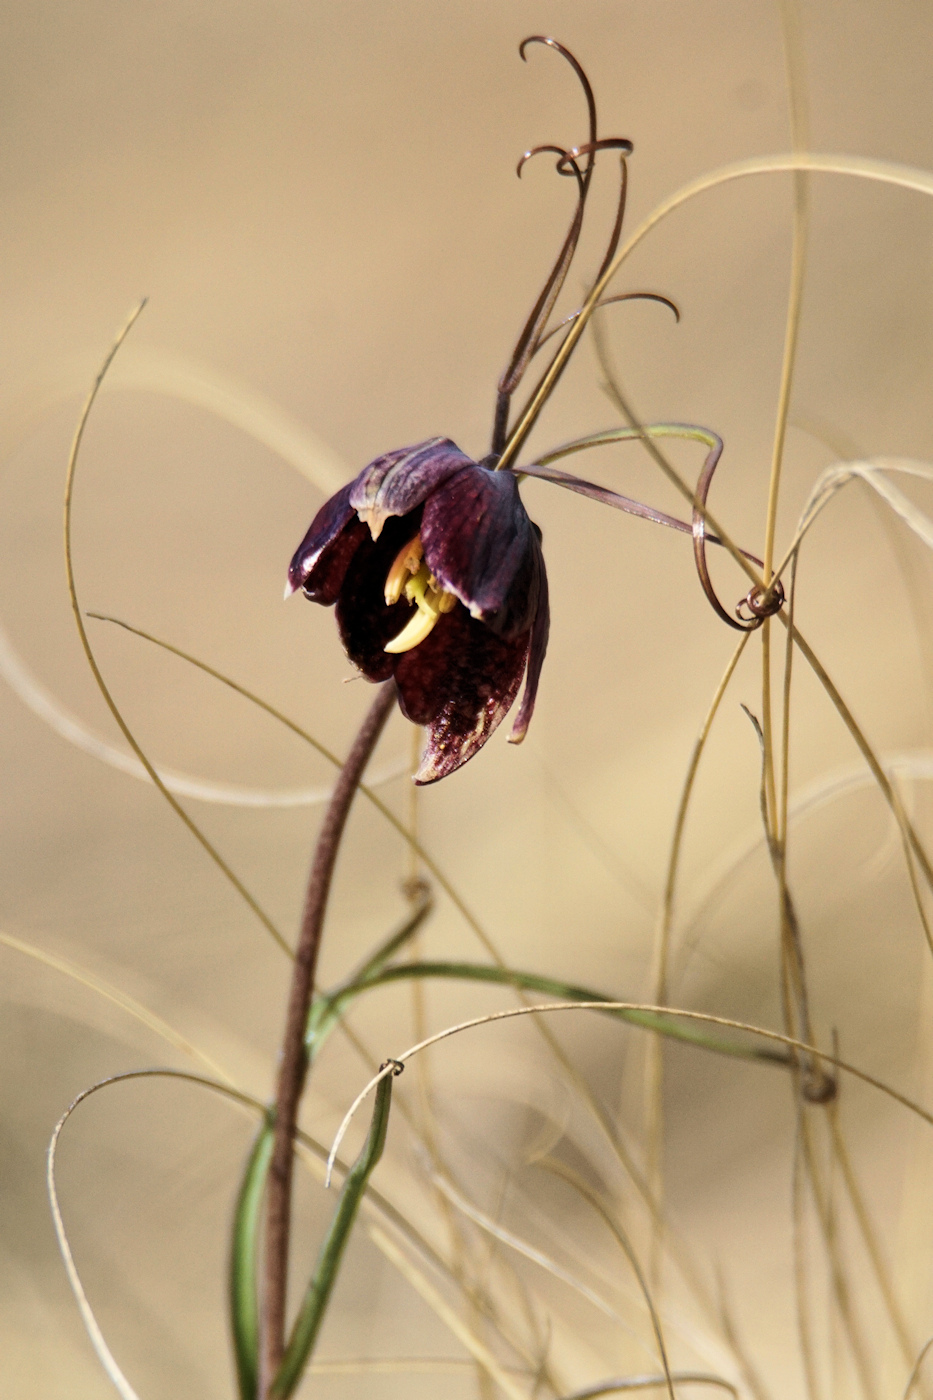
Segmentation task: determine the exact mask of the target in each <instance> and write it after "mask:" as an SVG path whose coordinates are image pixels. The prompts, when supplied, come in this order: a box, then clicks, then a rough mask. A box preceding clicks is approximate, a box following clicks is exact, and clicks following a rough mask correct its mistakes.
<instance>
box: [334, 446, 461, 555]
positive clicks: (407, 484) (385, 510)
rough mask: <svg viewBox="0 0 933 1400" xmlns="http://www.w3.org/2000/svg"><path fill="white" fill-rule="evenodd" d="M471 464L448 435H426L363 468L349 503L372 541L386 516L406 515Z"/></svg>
mask: <svg viewBox="0 0 933 1400" xmlns="http://www.w3.org/2000/svg"><path fill="white" fill-rule="evenodd" d="M472 466H475V463H474V462H473V460H472V458H470V457H467V455H466V453H464V452H461V451H460V448H459V447H457V445H456V443H453V442H451V440H450V438H429V440H428V441H427V442H419V443H417V444H416V445H415V446H414V447H401V448H398V449H397V450H396V451H395V452H387V453H386V454H385V456H383V457H377V458H376V460H375V461H374V462H370V464H369V466H368V467H364V468H363V470H362V471H361V472H360V474H359V476H358V477H357V478H356V480H355V481H354V482H353V484H352V487H351V490H350V504H351V505H352V507H353V509H354V510H355V511H356V512H357V514H358V515H359V517H360V519H361V520H365V521H366V523H367V525H368V526H369V528H370V531H371V533H372V537H373V539H374V540H375V539H378V538H379V535H380V533H381V531H382V527H383V525H384V524H385V521H386V520H387V519H389V518H390V517H391V516H393V515H407V514H408V513H409V511H412V510H415V509H416V508H417V507H418V506H420V505H423V504H424V502H425V501H426V500H427V498H428V496H429V495H430V494H431V492H432V491H434V490H436V489H437V487H438V486H439V485H440V484H441V482H443V481H446V479H447V478H448V477H449V476H451V475H452V474H453V473H454V472H459V471H462V470H463V468H464V467H472Z"/></svg>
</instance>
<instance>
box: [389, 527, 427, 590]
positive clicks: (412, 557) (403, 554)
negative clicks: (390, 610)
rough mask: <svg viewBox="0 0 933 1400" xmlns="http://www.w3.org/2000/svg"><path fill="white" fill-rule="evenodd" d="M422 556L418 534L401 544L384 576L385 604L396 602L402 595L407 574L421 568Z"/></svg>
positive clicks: (422, 551) (414, 572)
mask: <svg viewBox="0 0 933 1400" xmlns="http://www.w3.org/2000/svg"><path fill="white" fill-rule="evenodd" d="M423 557H424V550H423V548H422V546H421V539H420V537H419V536H418V535H416V536H415V538H414V539H413V540H409V541H408V543H407V544H405V545H403V546H402V548H401V549H400V550H399V552H398V554H397V555H396V556H395V559H394V560H393V562H392V567H391V569H390V570H389V572H388V575H387V577H386V586H385V598H386V606H387V607H391V606H392V604H393V603H397V602H398V600H399V598H401V596H402V589H403V588H404V587H405V584H406V582H407V581H408V578H409V575H411V574H416V573H417V572H418V570H419V569H420V568H421V560H422V558H423Z"/></svg>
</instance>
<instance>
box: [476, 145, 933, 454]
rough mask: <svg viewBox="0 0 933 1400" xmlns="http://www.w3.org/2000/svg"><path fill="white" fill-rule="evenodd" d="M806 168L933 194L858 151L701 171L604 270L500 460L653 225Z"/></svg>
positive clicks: (919, 176)
mask: <svg viewBox="0 0 933 1400" xmlns="http://www.w3.org/2000/svg"><path fill="white" fill-rule="evenodd" d="M802 170H811V171H815V172H819V173H821V174H827V175H847V176H851V177H853V178H855V179H861V180H872V181H877V182H880V183H882V184H887V185H894V186H898V187H899V188H901V189H906V190H913V191H915V192H916V193H919V194H925V195H933V175H931V174H930V173H929V172H928V171H925V170H918V169H916V168H915V167H913V166H908V165H899V164H896V163H895V162H891V161H883V160H869V159H865V158H862V157H857V156H845V155H839V156H830V155H817V154H812V153H803V152H801V153H799V154H795V153H786V154H781V155H775V156H761V157H753V158H752V159H749V160H739V161H734V162H733V163H731V164H729V165H724V166H720V167H719V169H717V170H711V171H709V172H708V173H707V174H704V175H700V176H698V177H697V179H695V180H691V181H690V182H689V183H688V184H686V185H683V186H681V188H680V189H679V190H675V191H674V193H673V194H671V195H669V196H668V197H667V199H665V200H662V202H661V203H660V204H658V205H656V206H655V208H654V209H653V210H652V211H651V213H650V214H649V215H648V216H647V217H646V218H645V219H644V220H643V221H642V223H641V224H640V225H639V226H638V228H637V229H636V230H635V232H634V233H633V234H632V235H631V237H629V238H628V239H627V240H626V242H625V243H624V244H623V245H622V247H621V248H620V249H619V251H618V252H617V253H616V255H615V257H614V258H613V260H612V262H611V263H610V264H609V266H608V267H607V268H606V270H605V272H604V273H603V275H602V276H601V277H600V278H598V279H597V281H596V283H595V284H594V286H593V289H592V291H591V292H590V294H589V296H588V297H587V299H586V302H585V303H584V305H583V307H582V308H581V310H580V315H579V317H578V319H577V320H576V321H575V322H574V324H573V325H572V326H571V327H570V330H569V331H568V332H567V335H566V337H565V339H564V340H563V342H562V343H561V347H560V349H559V351H558V352H557V354H556V355H555V357H554V359H553V361H552V362H551V364H550V366H549V367H548V369H547V371H546V373H545V374H544V376H543V377H542V379H541V382H540V383H539V384H538V387H537V388H536V389H535V391H534V393H533V394H532V396H531V399H530V400H529V402H528V404H527V405H526V406H525V408H524V410H523V411H522V413H521V414H520V416H519V419H518V422H517V423H516V425H515V428H514V429H513V431H512V433H511V435H510V437H509V440H508V442H507V443H506V445H505V448H504V450H503V453H502V458H501V461H500V465H501V466H502V467H507V466H510V465H511V464H512V463H513V462H514V461H515V459H516V457H517V456H518V454H519V452H520V451H521V449H522V447H523V446H524V443H525V440H526V438H527V437H528V434H529V433H530V432H531V430H532V428H533V427H534V425H535V422H536V421H537V419H538V416H539V414H540V412H541V410H542V408H543V407H544V405H545V404H546V403H547V400H548V399H549V397H550V395H551V391H552V390H553V388H554V386H555V384H556V383H557V381H558V379H559V378H560V375H561V373H562V372H563V369H564V367H565V365H566V364H567V361H568V360H569V359H570V356H571V355H572V354H573V352H574V350H575V348H576V346H577V343H578V342H579V340H580V337H581V336H582V334H583V332H584V330H585V329H586V326H587V324H588V323H589V320H590V317H591V316H592V314H593V312H594V310H595V308H596V306H597V305H598V303H599V301H600V299H601V298H602V295H603V293H604V292H605V290H606V288H607V287H608V285H609V283H610V282H611V281H612V279H613V277H614V276H615V274H616V272H618V270H619V268H620V267H621V266H622V264H623V262H625V260H626V259H627V258H628V257H629V256H630V254H631V253H632V252H633V251H634V250H635V248H637V246H638V245H639V243H641V242H642V241H643V240H644V239H645V238H646V237H647V235H648V234H649V233H650V232H651V230H652V229H653V228H655V227H656V226H657V225H658V224H660V223H662V222H663V220H664V219H666V218H667V217H668V216H669V215H670V214H672V213H673V212H674V211H675V210H676V209H679V208H680V207H681V206H682V205H684V204H687V203H688V202H689V201H690V200H691V199H695V198H696V197H697V196H698V195H700V194H704V193H705V192H706V191H707V190H712V189H716V188H718V187H719V186H721V185H726V184H729V183H730V182H732V181H733V180H745V179H749V178H751V177H752V176H756V175H776V174H782V173H784V174H787V173H793V172H795V171H802Z"/></svg>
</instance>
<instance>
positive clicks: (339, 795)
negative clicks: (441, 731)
mask: <svg viewBox="0 0 933 1400" xmlns="http://www.w3.org/2000/svg"><path fill="white" fill-rule="evenodd" d="M396 695H397V692H396V689H395V683H394V681H386V682H384V684H383V685H382V686H381V687H380V689H379V691H378V693H377V695H376V699H375V700H374V701H373V704H372V706H371V707H370V710H369V713H368V714H367V716H366V718H365V719H364V721H363V723H362V725H361V727H360V731H359V733H358V735H357V737H356V739H355V741H354V743H353V747H352V748H351V750H350V753H349V756H348V757H347V761H346V763H345V764H344V766H343V768H342V769H341V770H340V776H339V778H338V780H337V785H336V787H335V788H334V792H333V795H332V797H331V800H330V805H329V806H328V808H327V811H326V813H325V816H324V821H323V823H322V825H321V829H320V832H319V834H318V838H317V844H316V847H315V853H314V860H313V862H312V866H311V874H310V877H309V880H308V890H307V894H306V897H305V906H304V914H303V917H302V924H301V933H300V935H299V939H298V947H297V949H296V952H295V966H294V970H293V974H292V983H291V990H290V993H289V1000H288V1011H287V1015H286V1023H285V1033H284V1037H283V1041H282V1054H281V1060H280V1065H279V1075H278V1087H277V1090H276V1100H275V1143H274V1146H273V1150H272V1160H271V1162H270V1164H269V1177H268V1185H267V1193H266V1234H265V1255H264V1264H263V1276H264V1277H263V1283H264V1289H263V1302H262V1327H261V1338H260V1366H259V1396H260V1397H261V1400H266V1397H269V1400H271V1396H272V1393H273V1392H272V1384H273V1381H274V1379H275V1377H276V1375H277V1374H278V1372H279V1368H280V1367H281V1365H282V1360H283V1355H284V1350H285V1309H286V1290H287V1280H288V1252H289V1236H290V1230H291V1188H292V1171H293V1162H294V1151H293V1141H294V1136H295V1126H296V1122H297V1117H298V1105H299V1102H300V1100H301V1094H302V1091H303V1089H304V1082H305V1076H306V1074H307V1069H308V1055H307V1050H306V1047H305V1030H306V1027H307V1021H308V1008H309V1006H310V1003H311V995H312V992H313V989H314V974H315V969H316V967H317V959H318V952H319V950H320V944H321V934H322V931H323V927H324V915H325V912H326V909H327V900H328V895H329V894H330V886H331V880H332V877H333V873H334V866H335V864H336V861H337V853H338V851H339V848H340V839H341V837H342V835H343V830H344V827H345V825H346V820H347V817H348V816H349V813H350V806H351V804H352V802H353V798H354V797H355V795H356V790H357V787H358V786H359V782H360V778H361V777H362V775H363V770H364V769H365V767H366V764H367V762H368V761H369V758H370V756H371V755H372V752H373V750H374V749H375V747H376V743H377V742H378V739H379V736H380V734H381V733H382V730H383V728H384V727H385V724H386V721H387V720H388V718H389V715H390V714H391V712H392V709H393V707H394V705H395V701H396Z"/></svg>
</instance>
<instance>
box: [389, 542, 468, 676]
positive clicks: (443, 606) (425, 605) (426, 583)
mask: <svg viewBox="0 0 933 1400" xmlns="http://www.w3.org/2000/svg"><path fill="white" fill-rule="evenodd" d="M414 543H415V544H416V545H417V548H418V554H417V555H415V554H414V553H413V552H412V550H411V548H410V547H406V549H407V553H406V554H405V557H404V558H403V557H402V555H401V554H400V555H399V556H398V558H397V559H396V561H395V563H394V564H393V565H392V568H391V570H390V572H389V577H388V579H387V580H386V590H385V592H386V602H387V603H388V602H390V601H391V602H397V601H398V599H399V597H400V596H401V593H402V588H403V586H404V590H405V597H406V598H407V599H408V601H409V602H410V603H414V604H415V607H416V608H417V612H416V613H415V614H414V616H412V617H410V618H409V619H408V622H407V623H406V625H405V626H404V627H403V628H402V630H401V632H399V634H398V636H397V637H393V638H392V640H391V641H390V642H388V643H387V644H386V646H385V648H384V650H386V651H388V652H391V653H393V654H398V653H400V652H403V651H411V650H412V648H413V647H416V646H418V645H419V643H421V642H423V641H424V639H425V637H427V636H428V635H429V634H430V632H431V631H432V629H433V628H434V626H435V624H436V622H437V619H438V618H439V617H440V615H441V613H447V612H450V610H451V608H452V607H453V606H454V605H455V603H456V601H457V600H456V598H455V597H454V595H453V594H452V593H446V592H445V591H444V589H443V588H438V586H437V579H436V578H435V577H434V575H433V574H432V573H431V571H430V569H429V568H428V566H427V564H425V563H423V562H422V563H420V566H419V560H420V559H421V558H422V551H421V541H420V540H416V541H415V542H414ZM411 564H414V565H415V568H414V569H411V568H410V565H411ZM406 573H407V574H408V577H407V578H405V581H404V585H403V584H402V581H401V580H402V579H403V578H404V576H405V574H406ZM396 580H398V584H397V589H396ZM390 584H391V592H392V594H393V595H394V596H392V597H391V598H390Z"/></svg>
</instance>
